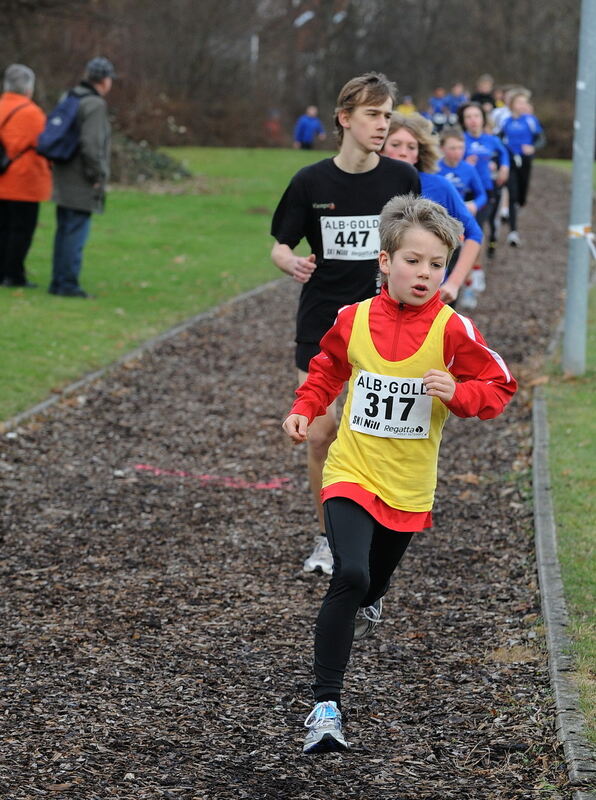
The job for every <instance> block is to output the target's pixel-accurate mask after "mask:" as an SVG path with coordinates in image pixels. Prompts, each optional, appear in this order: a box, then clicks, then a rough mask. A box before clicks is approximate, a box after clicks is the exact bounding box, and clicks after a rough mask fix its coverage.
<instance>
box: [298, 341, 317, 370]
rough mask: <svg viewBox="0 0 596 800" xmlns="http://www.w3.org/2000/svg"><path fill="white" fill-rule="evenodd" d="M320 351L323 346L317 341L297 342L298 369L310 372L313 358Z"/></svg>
mask: <svg viewBox="0 0 596 800" xmlns="http://www.w3.org/2000/svg"><path fill="white" fill-rule="evenodd" d="M320 352H321V348H320V347H319V345H318V344H317V343H316V342H296V366H297V367H298V369H301V370H302V372H308V365H309V364H310V360H311V358H312V357H313V356H316V355H318V354H319V353H320Z"/></svg>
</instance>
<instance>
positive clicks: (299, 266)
mask: <svg viewBox="0 0 596 800" xmlns="http://www.w3.org/2000/svg"><path fill="white" fill-rule="evenodd" d="M316 268H317V257H316V256H315V255H314V253H312V254H311V255H310V256H308V258H303V257H301V256H295V257H294V263H293V264H292V271H291V275H292V278H294V280H295V281H298V283H308V281H309V280H310V278H311V276H312V274H313V272H314V271H315V269H316Z"/></svg>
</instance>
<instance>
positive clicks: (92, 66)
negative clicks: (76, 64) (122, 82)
mask: <svg viewBox="0 0 596 800" xmlns="http://www.w3.org/2000/svg"><path fill="white" fill-rule="evenodd" d="M85 77H86V78H87V80H89V81H92V82H93V81H102V80H103V79H104V78H115V77H116V72H115V70H114V65H113V64H112V62H111V61H109V60H108V59H107V58H104V57H103V56H96V57H95V58H92V59H91V61H88V62H87V66H86V67H85Z"/></svg>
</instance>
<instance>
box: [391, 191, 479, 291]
mask: <svg viewBox="0 0 596 800" xmlns="http://www.w3.org/2000/svg"><path fill="white" fill-rule="evenodd" d="M411 228H422V230H425V231H428V232H429V233H432V234H434V235H435V236H436V237H437V239H440V241H441V242H443V244H444V245H446V246H447V251H448V252H447V262H446V263H449V259H450V258H451V256H452V255H453V251H454V250H455V249H456V247H459V245H460V241H461V237H462V235H463V232H464V228H463V225H462V224H461V222H460V221H459V220H457V219H454V218H453V217H451V216H450V215H449V214H448V213H447V210H446V209H445V208H444V207H443V206H442V205H439V203H435V202H433V201H432V200H427V199H426V198H425V197H416V196H415V195H413V194H406V195H399V196H397V197H394V198H392V199H391V200H389V202H388V203H385V205H384V206H383V210H382V211H381V217H380V220H379V236H380V239H381V250H385V252H387V253H388V254H389V257H390V258H391V257H392V256H393V254H394V253H395V251H396V250H399V248H400V247H401V243H402V241H403V238H404V235H405V234H406V233H407V231H409V230H410V229H411ZM386 279H387V276H386V275H383V274H382V275H381V280H384V281H386Z"/></svg>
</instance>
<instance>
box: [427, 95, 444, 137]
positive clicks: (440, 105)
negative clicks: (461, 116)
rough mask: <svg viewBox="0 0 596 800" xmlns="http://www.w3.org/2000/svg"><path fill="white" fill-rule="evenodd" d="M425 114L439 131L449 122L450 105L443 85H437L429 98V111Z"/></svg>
mask: <svg viewBox="0 0 596 800" xmlns="http://www.w3.org/2000/svg"><path fill="white" fill-rule="evenodd" d="M424 116H425V117H426V118H427V119H430V120H431V121H432V124H433V127H434V129H435V131H437V132H438V131H440V130H442V129H443V127H444V126H445V125H446V124H447V122H448V120H449V107H448V105H447V97H446V92H445V89H443V87H442V86H437V88H436V89H435V90H434V92H433V93H432V96H431V97H429V98H428V113H427V114H425V115H424Z"/></svg>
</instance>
